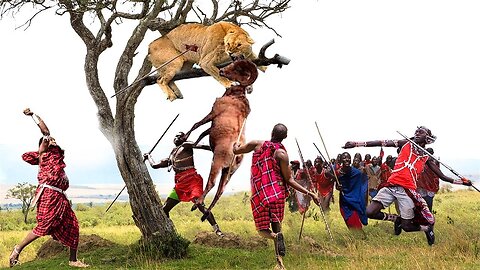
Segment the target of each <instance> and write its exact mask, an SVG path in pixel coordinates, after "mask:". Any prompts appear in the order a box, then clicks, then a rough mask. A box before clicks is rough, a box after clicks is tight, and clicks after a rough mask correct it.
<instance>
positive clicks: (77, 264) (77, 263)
mask: <svg viewBox="0 0 480 270" xmlns="http://www.w3.org/2000/svg"><path fill="white" fill-rule="evenodd" d="M68 265H70V266H72V267H78V268H87V267H89V266H90V265H88V264H86V263H84V262H82V261H80V260H78V261H74V262H72V261H69V262H68Z"/></svg>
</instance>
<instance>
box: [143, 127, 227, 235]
mask: <svg viewBox="0 0 480 270" xmlns="http://www.w3.org/2000/svg"><path fill="white" fill-rule="evenodd" d="M173 143H174V144H175V148H173V150H172V152H171V153H170V156H169V157H168V158H165V159H162V160H161V161H160V162H158V163H155V161H153V159H152V156H151V155H150V153H146V154H144V155H143V156H144V158H145V159H148V162H149V163H150V166H151V167H152V168H154V169H158V168H167V167H168V168H169V169H168V170H169V171H170V170H171V169H172V168H173V171H175V187H174V188H173V190H172V192H171V193H170V195H168V198H167V201H166V202H165V205H164V206H163V211H165V214H166V215H167V216H168V217H170V215H169V213H170V210H172V208H173V207H175V206H176V205H177V204H179V203H180V202H181V201H182V202H188V201H191V202H193V203H195V202H196V200H197V198H199V197H200V196H202V194H203V178H202V176H201V175H200V174H198V173H197V170H196V169H195V164H194V162H193V149H204V150H210V146H208V145H196V144H194V143H193V142H190V141H186V136H185V134H184V133H183V132H180V133H178V134H177V135H176V136H175V139H174V140H173ZM194 206H195V207H194V208H192V209H195V208H198V210H199V211H200V212H202V214H205V213H206V209H205V205H204V204H195V205H194ZM207 220H208V222H209V223H210V225H212V228H213V231H214V232H215V234H216V235H218V236H220V237H223V236H224V234H223V233H222V231H221V230H220V227H219V226H218V224H217V222H216V221H215V217H214V216H213V214H210V215H208V217H207Z"/></svg>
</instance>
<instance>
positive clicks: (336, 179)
mask: <svg viewBox="0 0 480 270" xmlns="http://www.w3.org/2000/svg"><path fill="white" fill-rule="evenodd" d="M315 126H316V127H317V132H318V135H319V136H320V140H321V141H322V144H323V148H324V149H325V154H327V158H328V162H330V161H331V159H330V155H329V154H328V150H327V146H325V141H324V140H323V137H322V133H320V129H319V128H318V125H317V122H316V121H315ZM315 147H316V148H317V150H318V152H320V149H318V147H317V146H316V145H315ZM320 154H321V153H320ZM332 170H333V175H334V176H335V181H336V182H337V185H338V186H339V187H341V186H342V185H341V184H340V181H339V180H338V177H337V174H336V173H335V168H333V167H332Z"/></svg>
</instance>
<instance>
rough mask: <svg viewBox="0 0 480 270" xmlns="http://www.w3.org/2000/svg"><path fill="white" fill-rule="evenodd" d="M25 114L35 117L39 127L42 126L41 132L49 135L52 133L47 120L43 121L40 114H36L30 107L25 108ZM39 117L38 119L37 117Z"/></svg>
mask: <svg viewBox="0 0 480 270" xmlns="http://www.w3.org/2000/svg"><path fill="white" fill-rule="evenodd" d="M23 114H25V115H27V116H31V117H32V118H33V121H35V123H37V125H38V127H39V128H40V132H42V134H43V135H44V136H49V135H50V130H49V129H48V127H47V125H46V124H45V122H44V121H43V119H42V118H40V116H38V115H37V114H34V113H33V112H32V111H31V110H30V108H26V109H25V110H23ZM35 118H37V119H35Z"/></svg>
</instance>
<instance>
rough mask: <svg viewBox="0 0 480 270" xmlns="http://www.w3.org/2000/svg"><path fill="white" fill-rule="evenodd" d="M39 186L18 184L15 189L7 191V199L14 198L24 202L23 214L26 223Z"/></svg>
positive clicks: (25, 183) (24, 183)
mask: <svg viewBox="0 0 480 270" xmlns="http://www.w3.org/2000/svg"><path fill="white" fill-rule="evenodd" d="M36 189H37V186H34V185H32V184H29V183H27V182H23V183H18V184H17V185H16V186H15V187H13V188H11V189H9V190H7V196H6V198H7V199H8V198H13V199H18V200H20V201H22V213H23V217H24V221H25V223H27V218H28V212H29V210H30V206H32V205H31V204H32V200H33V197H34V196H35V190H36Z"/></svg>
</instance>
